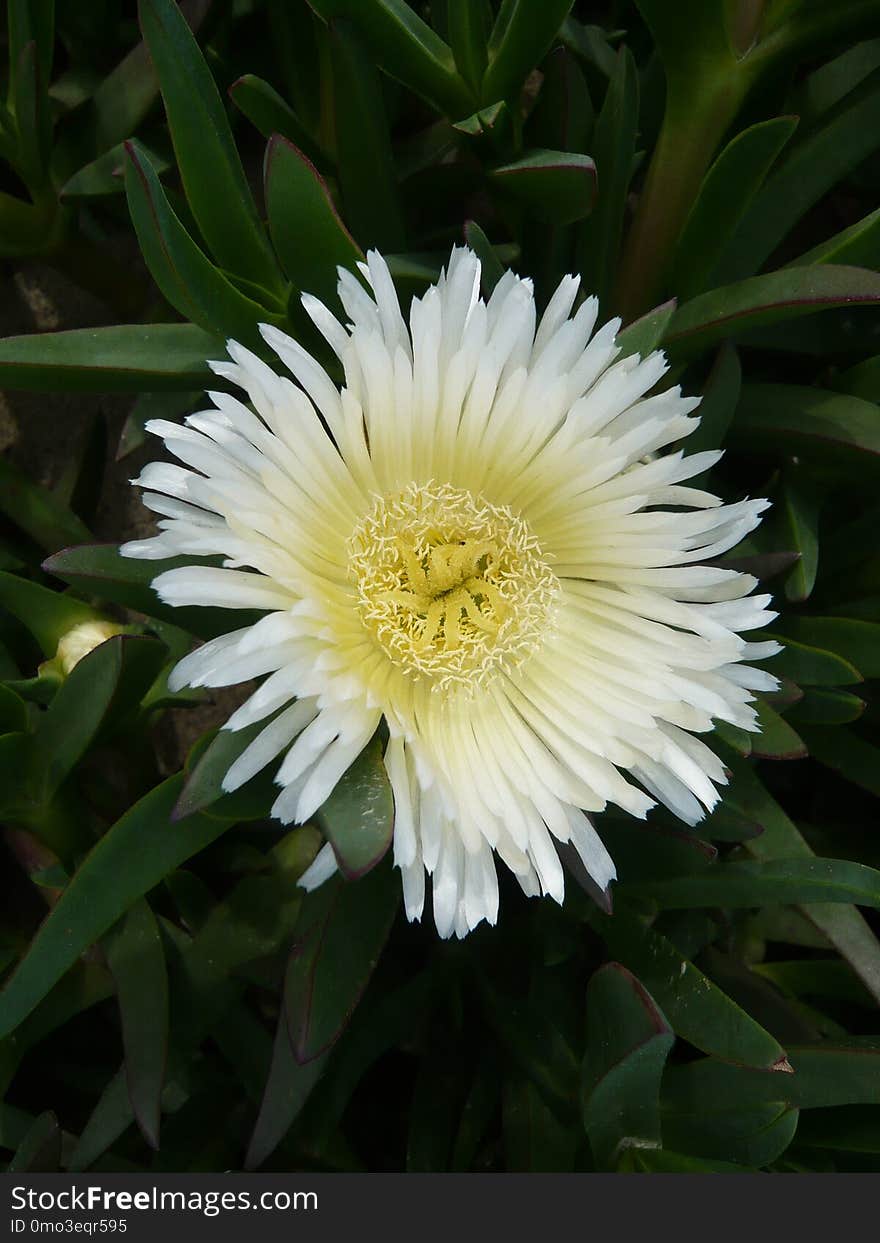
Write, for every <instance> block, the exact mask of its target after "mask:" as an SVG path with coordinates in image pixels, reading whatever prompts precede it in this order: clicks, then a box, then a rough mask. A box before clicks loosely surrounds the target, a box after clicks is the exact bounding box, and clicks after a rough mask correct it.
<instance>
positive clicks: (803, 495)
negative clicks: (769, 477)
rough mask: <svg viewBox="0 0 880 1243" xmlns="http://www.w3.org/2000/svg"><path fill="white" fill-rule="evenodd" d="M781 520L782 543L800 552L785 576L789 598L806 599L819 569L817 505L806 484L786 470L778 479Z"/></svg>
mask: <svg viewBox="0 0 880 1243" xmlns="http://www.w3.org/2000/svg"><path fill="white" fill-rule="evenodd" d="M781 508H782V522H783V529H784V535H783V539H784V540H785V547H786V548H792V549H794V551H795V552H798V553H800V556H799V557H798V560H797V561H796V562H795V564H794V565H793V566H792V568H791V570H790V571H789V573H788V575H787V577H786V580H785V594H786V596H787V597H788V599H789V600H792V601H794V602H795V603H801V602H802V601H803V600H806V599H807V598H808V597H809V595H810V593H811V592H812V590H813V587H814V586H815V583H816V574H817V572H818V569H819V536H818V525H819V505H818V501H817V499H816V497H815V495H814V490H811V489H810V488H809V486H808V484H806V483H803V482H802V481H801V480H799V479H797V478H796V477H795V472H791V473H790V474H788V475H787V476H786V477H785V478H784V479H783V483H782V507H781Z"/></svg>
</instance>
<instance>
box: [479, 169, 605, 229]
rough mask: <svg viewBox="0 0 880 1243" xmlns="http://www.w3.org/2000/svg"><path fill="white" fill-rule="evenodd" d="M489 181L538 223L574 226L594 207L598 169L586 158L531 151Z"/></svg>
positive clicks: (494, 172)
mask: <svg viewBox="0 0 880 1243" xmlns="http://www.w3.org/2000/svg"><path fill="white" fill-rule="evenodd" d="M489 179H490V181H491V182H493V183H494V184H495V186H496V187H497V189H498V191H499V192H500V193H503V194H506V195H509V196H510V197H511V198H512V199H514V200H515V201H516V202H518V203H520V204H522V206H523V207H525V208H526V210H527V211H528V212H529V213H530V214H531V215H533V216H535V217H536V218H537V219H538V220H543V221H544V222H545V223H547V224H559V225H562V224H573V223H574V221H576V220H583V218H584V217H585V216H588V215H589V213H590V211H591V210H592V207H593V200H594V198H595V194H596V166H595V164H594V163H593V161H592V160H591V159H590V157H589V156H587V155H577V154H575V153H574V152H567V151H530V152H529V153H528V154H527V155H524V156H522V157H521V158H520V159H518V160H516V161H515V162H514V163H513V164H503V165H500V166H499V167H498V168H494V169H493V170H492V172H491V173H490V174H489Z"/></svg>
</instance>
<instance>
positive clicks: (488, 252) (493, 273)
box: [464, 220, 504, 298]
mask: <svg viewBox="0 0 880 1243" xmlns="http://www.w3.org/2000/svg"><path fill="white" fill-rule="evenodd" d="M464 240H465V241H466V242H467V244H468V246H470V248H471V250H473V251H474V252H475V253H476V255H477V257H478V259H479V260H480V288H481V290H482V293H483V297H484V298H489V297H491V295H492V290H493V289H494V288H495V286H496V285H497V284H498V282H499V281H500V280H501V278H502V276H503V275H504V265H503V264H502V262H501V260H500V259H499V258H498V254H497V251H496V248H495V247H493V245H492V243H491V242H490V241H489V239H488V237H486V234H485V233H484V232H483V230H482V229H481V228H480V226H479V225H478V224H477V222H476V221H475V220H468V221H466V222H465V226H464Z"/></svg>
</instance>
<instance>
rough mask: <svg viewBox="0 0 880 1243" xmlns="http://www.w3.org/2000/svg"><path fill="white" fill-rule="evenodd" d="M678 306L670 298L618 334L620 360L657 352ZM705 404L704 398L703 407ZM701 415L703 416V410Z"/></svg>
mask: <svg viewBox="0 0 880 1243" xmlns="http://www.w3.org/2000/svg"><path fill="white" fill-rule="evenodd" d="M676 305H677V304H676V301H675V298H670V300H669V301H668V302H664V303H662V304H661V305H660V306H657V307H655V308H654V310H653V311H648V312H647V313H646V314H645V315H642V316H641V317H640V318H639V319H636V320H633V322H632V323H631V324H627V326H626V327H625V328H624V329H623V330H622V332H619V333H618V334H617V344H618V346H619V347H620V358H626V357H627V356H628V355H629V354H640V355H641V356H642V358H645V357H646V356H647V355H648V354H650V353H651V351H652V350H656V349H657V347H658V346H659V345H660V343H661V342H662V340H663V337H664V335H665V333H666V328H667V325H668V324H669V321H670V320H671V319H672V316H673V315H674V313H675V308H676ZM705 402H706V399H705V397H704V398H703V405H705ZM700 413H701V415H703V411H702V408H701V411H700ZM703 417H705V416H703ZM694 435H696V433H694ZM713 443H714V442H713ZM688 448H690V441H688Z"/></svg>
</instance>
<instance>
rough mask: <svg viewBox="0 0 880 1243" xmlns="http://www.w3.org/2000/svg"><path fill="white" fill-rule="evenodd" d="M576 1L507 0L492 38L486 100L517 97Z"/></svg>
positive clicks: (484, 98) (484, 86)
mask: <svg viewBox="0 0 880 1243" xmlns="http://www.w3.org/2000/svg"><path fill="white" fill-rule="evenodd" d="M572 3H573V0H544V3H542V4H535V3H533V0H504V3H503V4H502V5H501V9H500V12H499V14H498V17H497V19H496V21H495V26H494V28H493V30H492V34H491V36H490V39H489V65H488V68H487V69H486V73H485V76H484V78H483V85H482V101H483V102H484V103H488V102H489V101H490V100H493V99H507V98H516V97H517V96H518V94H519V91H520V90H521V88H522V85H523V83H524V82H525V80H526V78H527V77H528V75H529V73H530V72H531V70H532V69H534V67H535V65H537V64H538V63H539V62H540V61H541V60H542V59H543V58H544V56H545V55H546V53H547V52H548V51H549V50H550V47H551V45H552V44H553V41H554V39H555V38H556V35H557V32H558V31H559V27H560V26H561V25H562V23H563V21H564V20H565V19H566V17H567V16H568V13H569V10H570V9H571V7H572Z"/></svg>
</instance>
